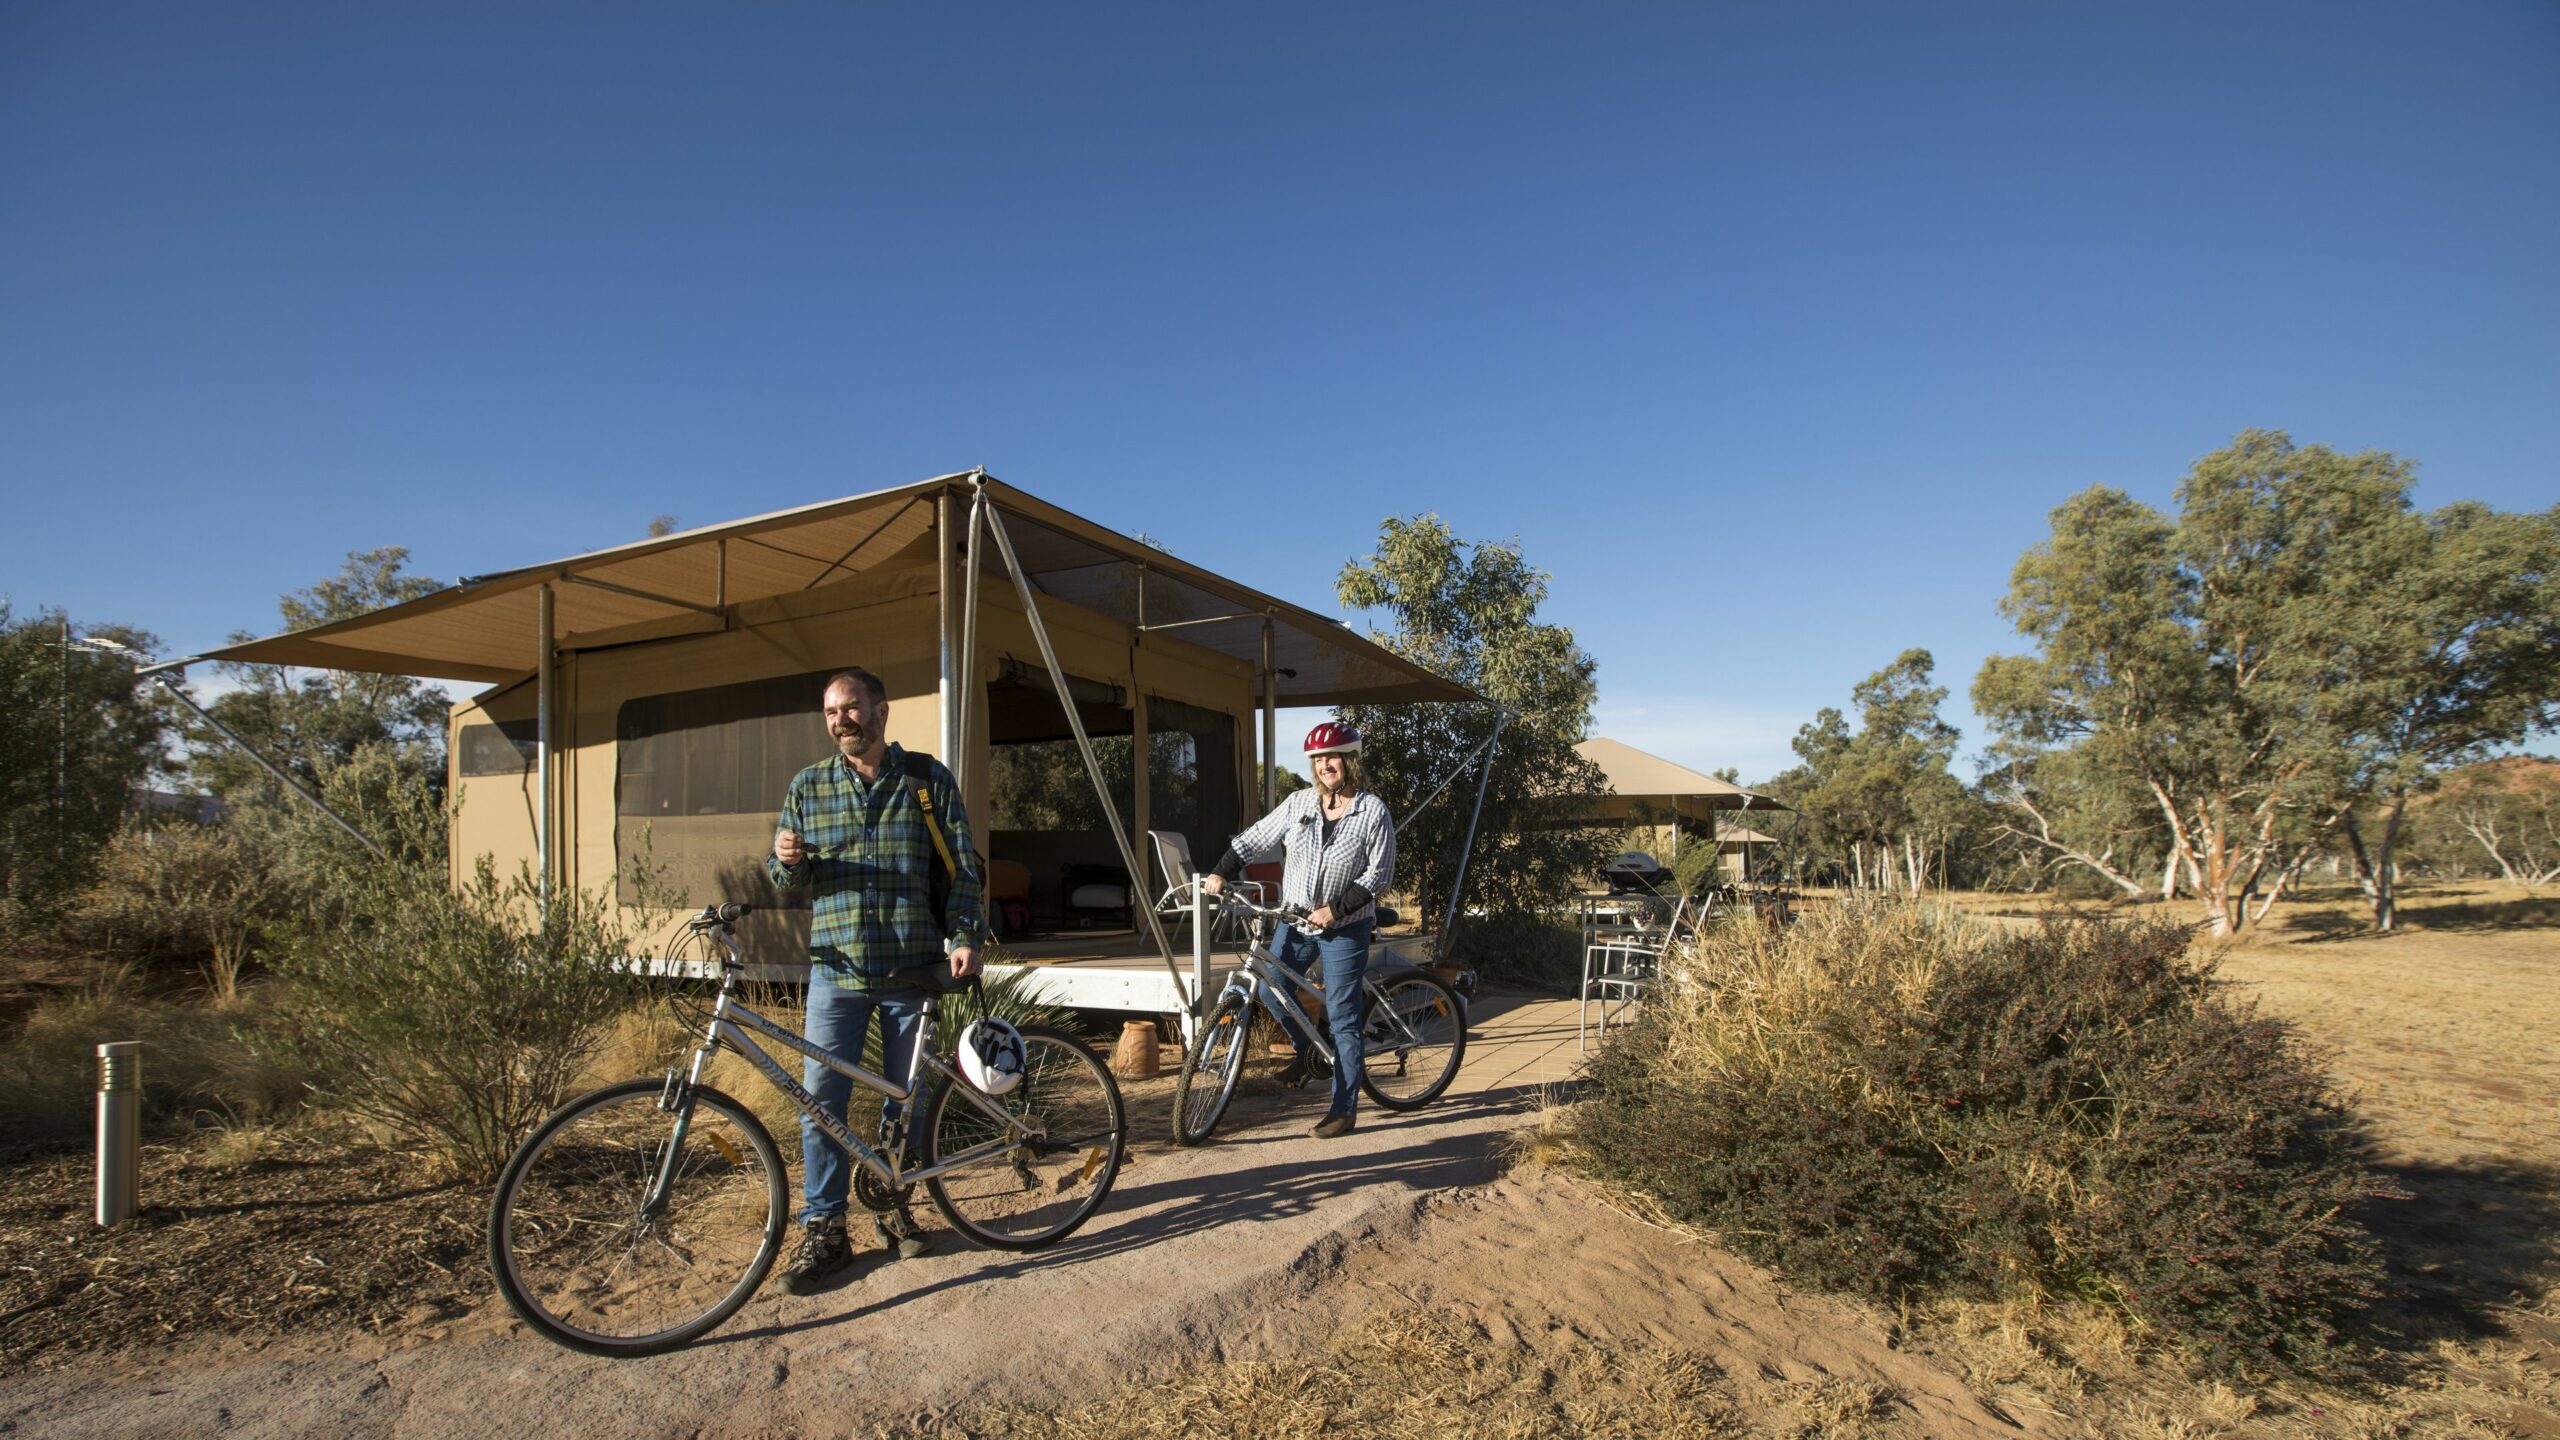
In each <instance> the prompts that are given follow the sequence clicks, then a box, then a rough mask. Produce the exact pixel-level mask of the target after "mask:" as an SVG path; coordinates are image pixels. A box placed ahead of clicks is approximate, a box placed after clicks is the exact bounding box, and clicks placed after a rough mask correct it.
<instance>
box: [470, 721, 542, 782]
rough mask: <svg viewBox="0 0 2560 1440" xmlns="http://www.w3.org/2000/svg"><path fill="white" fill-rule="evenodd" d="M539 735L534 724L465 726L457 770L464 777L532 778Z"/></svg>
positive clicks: (511, 722) (514, 722) (538, 730)
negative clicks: (527, 776) (523, 776)
mask: <svg viewBox="0 0 2560 1440" xmlns="http://www.w3.org/2000/svg"><path fill="white" fill-rule="evenodd" d="M539 734H540V727H539V726H537V725H536V724H535V723H534V722H533V721H531V720H501V721H499V722H497V723H496V724H472V725H465V726H463V727H462V734H461V735H459V736H457V737H456V738H455V741H454V750H455V769H456V771H457V772H458V773H460V774H462V775H464V776H479V775H528V774H531V773H532V772H533V756H534V751H535V749H536V748H537V746H538V745H539V743H540V741H539V738H538V737H539Z"/></svg>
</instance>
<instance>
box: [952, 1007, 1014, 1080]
mask: <svg viewBox="0 0 2560 1440" xmlns="http://www.w3.org/2000/svg"><path fill="white" fill-rule="evenodd" d="M1030 1061H1031V1054H1030V1051H1029V1050H1028V1049H1026V1048H1025V1047H1024V1045H1023V1043H1022V1032H1021V1031H1019V1030H1016V1029H1014V1028H1013V1025H1012V1023H1011V1022H1009V1021H1005V1020H999V1019H997V1018H996V1017H995V1016H993V1015H987V1016H982V1017H980V1018H979V1019H976V1020H972V1021H970V1022H969V1028H967V1029H965V1030H963V1031H961V1032H960V1073H961V1074H962V1075H965V1076H967V1077H968V1079H969V1083H970V1084H972V1085H975V1086H977V1087H978V1088H979V1089H980V1090H983V1091H985V1092H986V1093H987V1094H989V1095H1010V1094H1012V1093H1013V1090H1014V1087H1015V1086H1017V1085H1020V1084H1021V1083H1022V1074H1023V1072H1024V1071H1025V1070H1027V1069H1029V1068H1030Z"/></svg>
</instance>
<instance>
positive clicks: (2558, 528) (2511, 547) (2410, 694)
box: [2320, 502, 2560, 930]
mask: <svg viewBox="0 0 2560 1440" xmlns="http://www.w3.org/2000/svg"><path fill="white" fill-rule="evenodd" d="M2385 549H2386V563H2385V564H2383V565H2382V566H2380V567H2379V572H2380V573H2379V575H2378V577H2377V578H2376V580H2375V582H2374V590H2373V593H2372V594H2371V596H2370V597H2369V599H2368V601H2367V603H2365V604H2364V605H2362V606H2360V607H2358V613H2357V614H2356V615H2355V618H2354V623H2352V624H2350V625H2348V626H2346V627H2344V629H2343V631H2342V633H2341V634H2340V636H2339V646H2340V653H2339V655H2338V657H2337V662H2336V680H2335V682H2334V683H2333V684H2332V685H2331V686H2329V687H2328V688H2327V689H2326V690H2324V691H2323V692H2322V694H2321V696H2320V705H2321V708H2322V710H2323V712H2324V714H2325V716H2326V718H2327V719H2328V722H2329V724H2330V727H2331V728H2332V729H2333V730H2335V731H2336V732H2338V733H2339V734H2341V735H2343V736H2345V737H2347V742H2348V744H2349V746H2350V748H2351V751H2352V753H2353V754H2354V755H2355V756H2356V757H2357V759H2358V761H2359V763H2360V764H2361V765H2362V766H2363V767H2364V769H2365V774H2364V776H2363V777H2362V783H2361V784H2360V786H2359V789H2360V790H2361V791H2362V792H2363V793H2365V794H2367V795H2369V796H2370V797H2371V802H2372V806H2373V812H2374V813H2373V821H2374V828H2375V833H2374V834H2373V835H2372V836H2371V837H2370V838H2368V837H2367V836H2366V834H2365V828H2364V825H2363V824H2362V823H2361V821H2360V819H2359V816H2358V814H2357V812H2356V811H2355V810H2353V809H2350V810H2349V811H2348V812H2347V814H2346V815H2345V816H2344V817H2343V818H2342V819H2341V821H2340V829H2341V831H2342V832H2343V834H2344V836H2345V838H2346V841H2347V844H2348V846H2349V849H2350V851H2351V852H2352V854H2353V855H2354V858H2355V869H2356V878H2357V880H2358V882H2359V883H2360V884H2361V885H2362V886H2363V887H2364V891H2365V894H2366V896H2367V898H2368V899H2370V900H2371V902H2372V904H2373V916H2374V923H2375V924H2376V925H2377V926H2379V927H2380V928H2382V929H2384V930H2388V929H2390V928H2392V925H2393V922H2394V918H2395V911H2396V908H2397V897H2396V894H2395V889H2396V885H2397V867H2396V866H2395V865H2394V864H2393V862H2392V857H2393V852H2394V850H2395V849H2396V848H2397V845H2398V841H2399V837H2400V831H2401V824H2402V821H2403V819H2404V818H2405V816H2406V814H2407V811H2408V806H2409V801H2410V799H2411V798H2412V797H2413V796H2414V795H2416V794H2417V793H2419V792H2420V791H2421V790H2423V789H2425V788H2426V787H2427V786H2428V785H2429V784H2430V783H2431V781H2432V777H2433V776H2434V775H2435V774H2436V773H2437V772H2439V771H2442V770H2445V769H2448V768H2451V767H2455V766H2459V765H2462V764H2465V763H2466V762H2470V761H2474V760H2478V759H2481V758H2484V757H2485V756H2487V755H2488V754H2489V753H2490V752H2491V750H2492V749H2494V748H2495V747H2497V746H2500V745H2508V744H2513V743H2515V742H2517V741H2521V740H2523V739H2525V738H2526V737H2528V736H2530V735H2532V734H2534V733H2536V732H2537V731H2542V730H2547V729H2549V728H2550V727H2551V726H2552V725H2553V723H2554V722H2555V721H2560V507H2554V508H2553V509H2551V510H2547V511H2543V512H2540V513H2521V514H2519V513H2506V512H2500V511H2496V510H2492V509H2490V508H2489V507H2488V506H2485V505H2480V504H2476V503H2472V502H2463V503H2459V504H2454V505H2448V506H2446V507H2444V508H2443V509H2441V510H2437V511H2434V512H2432V513H2430V514H2427V515H2424V516H2419V515H2414V514H2413V515H2408V516H2404V517H2402V519H2401V521H2400V523H2399V524H2398V525H2397V526H2396V527H2395V528H2394V530H2393V532H2392V533H2391V535H2390V536H2389V538H2388V540H2387V542H2386V546H2385Z"/></svg>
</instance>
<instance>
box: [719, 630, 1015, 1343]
mask: <svg viewBox="0 0 2560 1440" xmlns="http://www.w3.org/2000/svg"><path fill="white" fill-rule="evenodd" d="M824 703H825V705H826V717H827V733H828V734H829V735H830V736H833V737H834V739H835V742H836V752H837V753H836V754H834V755H831V756H829V757H828V758H826V759H824V760H821V761H819V762H818V763H817V764H815V765H812V766H810V767H809V768H808V769H806V770H803V771H801V772H800V773H799V774H797V775H795V776H793V777H791V789H790V791H789V793H788V794H786V795H785V796H784V797H783V801H782V817H781V823H780V825H779V827H778V828H777V829H776V830H775V831H774V836H773V857H772V858H771V859H770V860H768V861H766V862H765V873H766V875H768V876H769V877H771V878H772V880H773V884H774V888H776V889H778V890H799V889H803V888H806V889H807V890H809V892H810V896H811V898H810V906H809V909H810V917H809V1020H808V1036H809V1038H810V1040H812V1041H814V1042H815V1043H817V1044H818V1045H819V1046H821V1047H823V1048H825V1049H827V1050H830V1051H833V1052H835V1053H836V1054H837V1055H840V1056H843V1057H845V1058H847V1059H851V1060H858V1059H859V1058H860V1057H861V1055H862V1042H863V1035H864V1032H865V1031H866V1030H867V1029H868V1028H869V1027H870V1024H871V1017H872V1015H873V1014H874V1013H875V1012H876V1013H877V1014H878V1015H879V1016H880V1036H881V1041H882V1046H881V1049H882V1053H883V1055H884V1056H885V1066H884V1073H885V1074H886V1075H887V1076H888V1077H889V1078H890V1079H893V1080H903V1079H905V1078H906V1075H907V1069H908V1066H909V1065H910V1064H911V1063H912V1061H913V1059H914V1056H915V1047H916V1044H917V1042H918V1040H919V1038H920V1036H919V1031H920V1030H921V1029H922V1021H923V1019H924V1000H925V984H926V982H927V980H928V979H929V978H932V977H930V976H929V975H928V967H933V966H940V965H948V966H949V969H950V974H951V976H952V978H954V979H959V980H965V979H967V978H968V977H969V976H971V975H973V974H975V973H977V969H978V953H977V948H976V940H977V935H978V921H979V913H978V894H979V888H980V876H979V875H978V873H977V862H976V860H975V859H973V858H972V857H973V855H974V853H975V852H974V851H973V850H972V849H971V847H970V843H969V817H968V815H967V813H966V812H965V811H964V810H963V809H962V808H961V803H960V789H959V787H958V786H957V785H956V784H954V783H953V782H952V779H951V772H950V771H949V770H947V769H945V768H943V766H942V764H941V762H939V761H937V760H933V759H930V758H928V757H924V756H918V757H915V761H914V763H913V765H912V768H913V769H914V770H915V772H916V773H915V774H913V775H911V774H910V773H909V771H910V768H911V763H910V761H909V758H908V756H907V753H906V751H905V750H903V749H902V748H900V747H898V746H896V745H892V744H890V743H889V742H888V725H889V699H888V692H887V691H886V690H884V689H882V688H881V685H880V677H878V676H876V675H874V674H872V673H871V672H870V671H868V670H861V669H854V670H846V671H843V672H841V673H839V674H837V675H834V676H832V677H830V678H829V679H828V681H827V688H826V695H825V702H824ZM919 786H921V787H922V788H923V789H924V791H925V797H926V798H927V799H929V800H930V801H931V802H932V807H933V814H932V816H931V821H932V822H934V823H939V824H940V826H941V828H942V835H943V840H944V843H945V844H946V845H947V846H948V847H949V851H950V856H951V865H952V871H951V874H950V889H949V893H948V895H947V896H946V898H945V901H944V904H943V907H942V911H941V913H940V914H939V915H937V914H936V913H935V909H934V904H933V897H932V886H931V881H932V875H933V871H934V869H935V867H936V865H937V864H938V863H939V859H938V856H939V853H940V852H939V851H938V850H937V848H936V847H935V845H934V841H933V836H932V833H931V831H930V830H929V829H928V828H927V826H928V818H927V816H926V814H925V811H924V807H923V805H922V804H920V803H919V801H918V798H917V794H916V792H917V789H918V787H919ZM800 1073H801V1083H802V1084H804V1085H806V1086H807V1087H808V1088H809V1092H810V1093H811V1094H812V1095H814V1096H816V1097H817V1101H818V1103H819V1104H820V1105H821V1106H824V1107H825V1108H826V1110H827V1112H828V1113H829V1114H834V1115H842V1114H844V1113H845V1102H846V1100H847V1099H848V1098H850V1096H851V1095H852V1092H853V1082H852V1081H851V1080H849V1079H847V1078H845V1077H844V1076H843V1075H840V1074H838V1073H837V1072H835V1071H833V1070H830V1069H828V1068H827V1067H826V1066H824V1065H821V1064H819V1063H818V1062H817V1061H815V1060H808V1059H803V1060H802V1062H801V1067H800ZM898 1114H899V1107H898V1105H897V1103H896V1102H895V1101H888V1102H883V1104H882V1105H881V1107H880V1118H881V1123H882V1126H883V1128H884V1133H885V1131H886V1127H887V1125H888V1124H889V1123H890V1122H891V1121H894V1120H896V1119H897V1118H898ZM800 1154H801V1159H802V1162H803V1168H804V1172H805V1173H804V1177H803V1179H802V1182H801V1192H802V1196H803V1199H804V1200H805V1202H806V1203H805V1205H804V1207H803V1208H802V1210H801V1212H800V1224H801V1237H800V1248H799V1250H798V1251H797V1252H795V1253H794V1254H793V1255H792V1257H791V1262H790V1263H789V1264H788V1265H786V1266H784V1267H783V1271H782V1274H781V1277H780V1278H779V1279H777V1280H776V1281H775V1288H776V1289H778V1290H780V1291H782V1293H784V1294H786V1295H806V1294H808V1293H810V1292H811V1291H813V1290H815V1289H816V1288H817V1287H818V1285H819V1284H820V1283H821V1282H822V1281H824V1280H825V1279H826V1278H827V1277H829V1276H831V1275H833V1274H835V1273H836V1272H837V1271H839V1270H842V1269H844V1268H845V1267H846V1266H848V1265H850V1264H852V1263H853V1246H852V1242H851V1241H850V1240H849V1239H848V1238H847V1237H846V1234H845V1201H846V1197H847V1194H848V1190H849V1182H850V1180H851V1177H852V1171H851V1170H850V1168H849V1167H850V1165H851V1164H852V1162H851V1161H850V1160H849V1159H847V1158H846V1156H845V1155H844V1153H843V1152H842V1151H840V1150H838V1149H837V1148H836V1145H835V1142H834V1141H833V1140H830V1139H828V1138H827V1136H826V1133H825V1132H824V1131H822V1130H820V1129H819V1128H818V1127H817V1126H816V1125H815V1124H813V1123H812V1122H810V1121H809V1120H808V1119H807V1118H806V1117H805V1116H804V1117H803V1118H802V1119H801V1122H800ZM881 1238H882V1241H883V1242H884V1243H887V1242H888V1241H889V1239H890V1236H889V1232H888V1230H887V1229H886V1227H885V1226H884V1227H883V1229H882V1232H881Z"/></svg>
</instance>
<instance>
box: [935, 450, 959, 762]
mask: <svg viewBox="0 0 2560 1440" xmlns="http://www.w3.org/2000/svg"><path fill="white" fill-rule="evenodd" d="M951 579H952V576H951V492H950V491H948V490H945V491H943V492H942V493H941V494H939V495H936V496H934V497H933V605H934V610H933V614H934V622H935V623H934V643H933V652H934V659H935V666H936V669H935V672H934V673H935V675H936V676H937V677H938V678H937V679H936V680H935V682H934V693H935V695H936V697H937V699H938V702H939V710H940V713H939V714H938V715H937V716H936V723H938V724H939V725H940V726H941V727H942V744H941V756H942V763H943V765H944V767H945V768H948V767H949V766H950V764H951V757H952V753H953V750H952V736H953V735H954V734H955V733H957V731H958V725H957V723H956V722H957V721H958V719H959V717H958V716H956V715H954V714H952V713H951V705H952V690H953V688H954V687H953V685H952V683H951V630H952V626H953V624H954V623H955V622H957V621H958V620H959V618H960V615H959V611H958V608H957V607H956V606H954V605H953V604H952V603H951Z"/></svg>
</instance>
